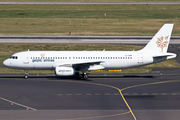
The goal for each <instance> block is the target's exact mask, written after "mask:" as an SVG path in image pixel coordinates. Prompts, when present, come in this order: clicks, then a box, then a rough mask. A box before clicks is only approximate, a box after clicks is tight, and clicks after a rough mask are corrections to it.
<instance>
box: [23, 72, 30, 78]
mask: <svg viewBox="0 0 180 120" xmlns="http://www.w3.org/2000/svg"><path fill="white" fill-rule="evenodd" d="M28 72H29V70H26V73H25V75H24V78H25V79H27V78H28V74H29V73H28Z"/></svg>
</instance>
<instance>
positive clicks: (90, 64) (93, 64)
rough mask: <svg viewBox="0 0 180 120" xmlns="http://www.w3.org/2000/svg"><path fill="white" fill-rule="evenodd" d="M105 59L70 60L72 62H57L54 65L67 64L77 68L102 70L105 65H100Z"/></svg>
mask: <svg viewBox="0 0 180 120" xmlns="http://www.w3.org/2000/svg"><path fill="white" fill-rule="evenodd" d="M103 62H104V61H84V62H70V63H61V64H60V63H55V64H54V65H53V67H54V68H55V67H61V66H67V67H73V68H75V69H76V70H79V71H81V70H85V71H87V70H101V69H104V67H103V66H101V65H100V63H103Z"/></svg>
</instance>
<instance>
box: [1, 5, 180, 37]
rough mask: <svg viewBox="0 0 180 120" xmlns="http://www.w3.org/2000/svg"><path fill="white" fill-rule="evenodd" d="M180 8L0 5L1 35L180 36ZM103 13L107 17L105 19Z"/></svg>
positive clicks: (174, 6)
mask: <svg viewBox="0 0 180 120" xmlns="http://www.w3.org/2000/svg"><path fill="white" fill-rule="evenodd" d="M179 12H180V5H0V21H1V22H0V28H1V30H0V35H68V34H69V32H71V35H137V36H140V35H144V36H145V35H152V36H153V35H154V34H155V33H156V32H157V31H158V30H159V28H160V27H161V26H162V25H163V24H165V23H175V26H174V30H173V34H172V35H179V34H180V20H179V17H180V14H179ZM104 13H106V14H107V17H104Z"/></svg>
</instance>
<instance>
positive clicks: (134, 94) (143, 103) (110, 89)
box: [0, 69, 180, 120]
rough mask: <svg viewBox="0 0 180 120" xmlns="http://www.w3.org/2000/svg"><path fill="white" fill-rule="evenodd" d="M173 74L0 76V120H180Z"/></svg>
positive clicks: (177, 77)
mask: <svg viewBox="0 0 180 120" xmlns="http://www.w3.org/2000/svg"><path fill="white" fill-rule="evenodd" d="M159 71H161V70H159ZM169 71H173V73H171V72H170V73H169V72H168V73H169V74H168V75H167V74H166V72H165V71H163V70H162V72H160V74H158V75H153V74H149V75H148V74H144V75H143V74H136V75H128V76H122V75H121V76H118V75H116V76H115V75H114V76H113V75H111V76H106V77H102V76H96V75H92V76H90V78H89V80H88V81H84V80H81V79H71V78H66V79H60V78H57V77H55V76H46V75H42V76H35V75H31V76H30V77H29V79H24V78H23V75H1V76H0V106H1V107H0V119H3V120H8V119H9V120H10V119H18V120H28V119H31V120H32V119H33V120H35V119H38V120H46V119H47V120H49V119H52V120H54V119H63V120H66V119H68V120H69V119H70V120H76V119H86V120H87V119H88V120H92V119H98V120H109V119H113V120H116V119H118V120H119V119H123V120H135V119H138V120H144V119H146V120H150V119H151V120H152V119H153V120H169V119H171V120H179V117H180V114H179V112H180V102H179V101H180V88H179V86H180V73H179V72H178V71H179V69H173V70H169Z"/></svg>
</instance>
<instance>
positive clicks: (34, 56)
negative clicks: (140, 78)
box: [3, 51, 160, 70]
mask: <svg viewBox="0 0 180 120" xmlns="http://www.w3.org/2000/svg"><path fill="white" fill-rule="evenodd" d="M12 56H15V57H17V59H12V58H9V59H7V60H5V61H4V62H3V64H4V65H5V66H7V67H10V68H15V69H25V70H26V69H28V70H31V69H34V70H54V69H55V67H57V66H61V65H64V64H69V65H70V64H73V63H86V62H87V63H88V62H97V61H100V64H99V65H100V66H102V67H101V68H98V67H97V69H122V68H131V67H137V66H142V65H146V64H151V63H153V62H154V61H153V57H152V55H151V54H143V53H141V52H140V51H26V52H19V53H16V54H14V55H12ZM158 62H160V61H158ZM93 66H94V65H92V66H90V67H89V68H88V70H96V69H91V68H93Z"/></svg>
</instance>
